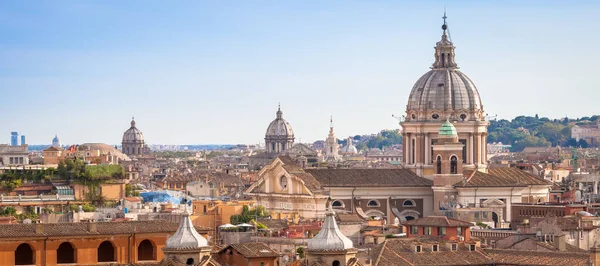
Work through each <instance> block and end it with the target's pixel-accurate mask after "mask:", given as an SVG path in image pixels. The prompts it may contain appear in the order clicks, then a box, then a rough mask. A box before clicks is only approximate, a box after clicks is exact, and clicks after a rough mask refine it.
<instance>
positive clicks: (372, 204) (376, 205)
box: [367, 200, 379, 207]
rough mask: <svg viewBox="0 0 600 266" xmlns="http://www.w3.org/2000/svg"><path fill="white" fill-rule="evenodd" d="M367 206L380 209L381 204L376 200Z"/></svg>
mask: <svg viewBox="0 0 600 266" xmlns="http://www.w3.org/2000/svg"><path fill="white" fill-rule="evenodd" d="M367 206H368V207H379V202H378V201H376V200H370V201H369V202H368V203H367Z"/></svg>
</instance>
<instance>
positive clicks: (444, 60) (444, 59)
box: [442, 54, 446, 66]
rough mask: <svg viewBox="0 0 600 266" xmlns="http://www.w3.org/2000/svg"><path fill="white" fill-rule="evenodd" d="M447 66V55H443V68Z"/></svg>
mask: <svg viewBox="0 0 600 266" xmlns="http://www.w3.org/2000/svg"><path fill="white" fill-rule="evenodd" d="M445 65H446V54H442V66H445Z"/></svg>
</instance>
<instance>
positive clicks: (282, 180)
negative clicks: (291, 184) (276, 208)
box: [279, 176, 287, 189]
mask: <svg viewBox="0 0 600 266" xmlns="http://www.w3.org/2000/svg"><path fill="white" fill-rule="evenodd" d="M279 184H280V185H281V188H283V189H286V188H287V177H285V176H281V177H280V178H279Z"/></svg>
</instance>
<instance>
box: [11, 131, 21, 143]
mask: <svg viewBox="0 0 600 266" xmlns="http://www.w3.org/2000/svg"><path fill="white" fill-rule="evenodd" d="M10 146H19V132H10Z"/></svg>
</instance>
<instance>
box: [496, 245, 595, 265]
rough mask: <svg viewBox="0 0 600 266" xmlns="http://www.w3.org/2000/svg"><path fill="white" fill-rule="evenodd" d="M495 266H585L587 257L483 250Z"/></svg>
mask: <svg viewBox="0 0 600 266" xmlns="http://www.w3.org/2000/svg"><path fill="white" fill-rule="evenodd" d="M485 253H487V254H488V255H489V256H490V257H491V258H492V259H493V260H494V262H495V263H496V264H497V265H561V266H563V265H587V264H586V263H587V261H588V259H589V255H588V254H587V253H579V252H544V251H522V250H511V249H485Z"/></svg>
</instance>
